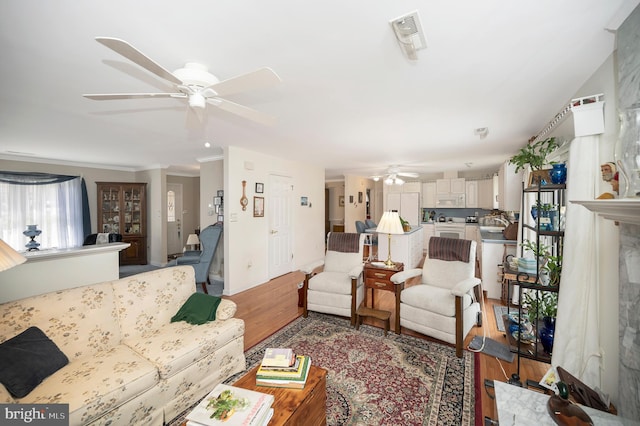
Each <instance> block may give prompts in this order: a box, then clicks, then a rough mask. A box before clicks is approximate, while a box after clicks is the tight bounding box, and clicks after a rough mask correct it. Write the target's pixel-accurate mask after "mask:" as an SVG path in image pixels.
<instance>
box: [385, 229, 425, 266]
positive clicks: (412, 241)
mask: <svg viewBox="0 0 640 426" xmlns="http://www.w3.org/2000/svg"><path fill="white" fill-rule="evenodd" d="M423 232H424V230H423V229H422V226H412V227H411V231H409V232H405V233H404V234H400V235H395V234H394V235H391V260H392V261H394V262H402V263H404V269H405V271H406V270H407V269H413V268H417V267H418V266H419V265H420V261H421V260H422V256H423V253H422V250H423V246H424V238H423V235H422V234H423ZM388 256H389V235H388V234H378V259H379V260H382V261H384V260H387V257H388Z"/></svg>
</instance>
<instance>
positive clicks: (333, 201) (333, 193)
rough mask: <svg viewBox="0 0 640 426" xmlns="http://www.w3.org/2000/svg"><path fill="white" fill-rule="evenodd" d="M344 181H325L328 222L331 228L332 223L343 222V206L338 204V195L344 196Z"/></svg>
mask: <svg viewBox="0 0 640 426" xmlns="http://www.w3.org/2000/svg"><path fill="white" fill-rule="evenodd" d="M344 185H345V183H344V181H337V182H326V183H325V188H327V189H329V222H330V224H331V230H333V225H337V224H341V225H342V224H344V221H345V219H344V206H341V205H340V197H344V194H345V191H344Z"/></svg>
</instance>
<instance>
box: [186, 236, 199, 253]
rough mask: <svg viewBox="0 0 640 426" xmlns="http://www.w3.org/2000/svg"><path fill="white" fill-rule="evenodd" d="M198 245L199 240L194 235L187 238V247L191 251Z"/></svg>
mask: <svg viewBox="0 0 640 426" xmlns="http://www.w3.org/2000/svg"><path fill="white" fill-rule="evenodd" d="M198 244H200V238H198V236H197V235H196V234H189V236H188V237H187V245H188V246H191V250H195V249H194V248H193V246H195V245H198Z"/></svg>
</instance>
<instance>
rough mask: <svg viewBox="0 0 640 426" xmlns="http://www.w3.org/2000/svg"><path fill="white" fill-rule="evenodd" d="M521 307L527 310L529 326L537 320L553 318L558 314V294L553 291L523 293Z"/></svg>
mask: <svg viewBox="0 0 640 426" xmlns="http://www.w3.org/2000/svg"><path fill="white" fill-rule="evenodd" d="M523 295H524V298H523V303H522V307H523V308H525V309H526V310H527V316H528V317H529V321H530V322H531V324H535V322H536V320H537V319H538V318H544V317H550V318H555V317H556V315H557V314H558V293H557V292H554V291H543V290H529V291H525V292H523Z"/></svg>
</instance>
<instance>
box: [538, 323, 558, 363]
mask: <svg viewBox="0 0 640 426" xmlns="http://www.w3.org/2000/svg"><path fill="white" fill-rule="evenodd" d="M555 331H556V319H555V317H544V318H543V319H542V327H540V331H539V333H538V334H539V336H540V343H542V348H543V349H544V351H545V352H546V353H548V354H549V355H551V352H552V351H553V335H554V334H555Z"/></svg>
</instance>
